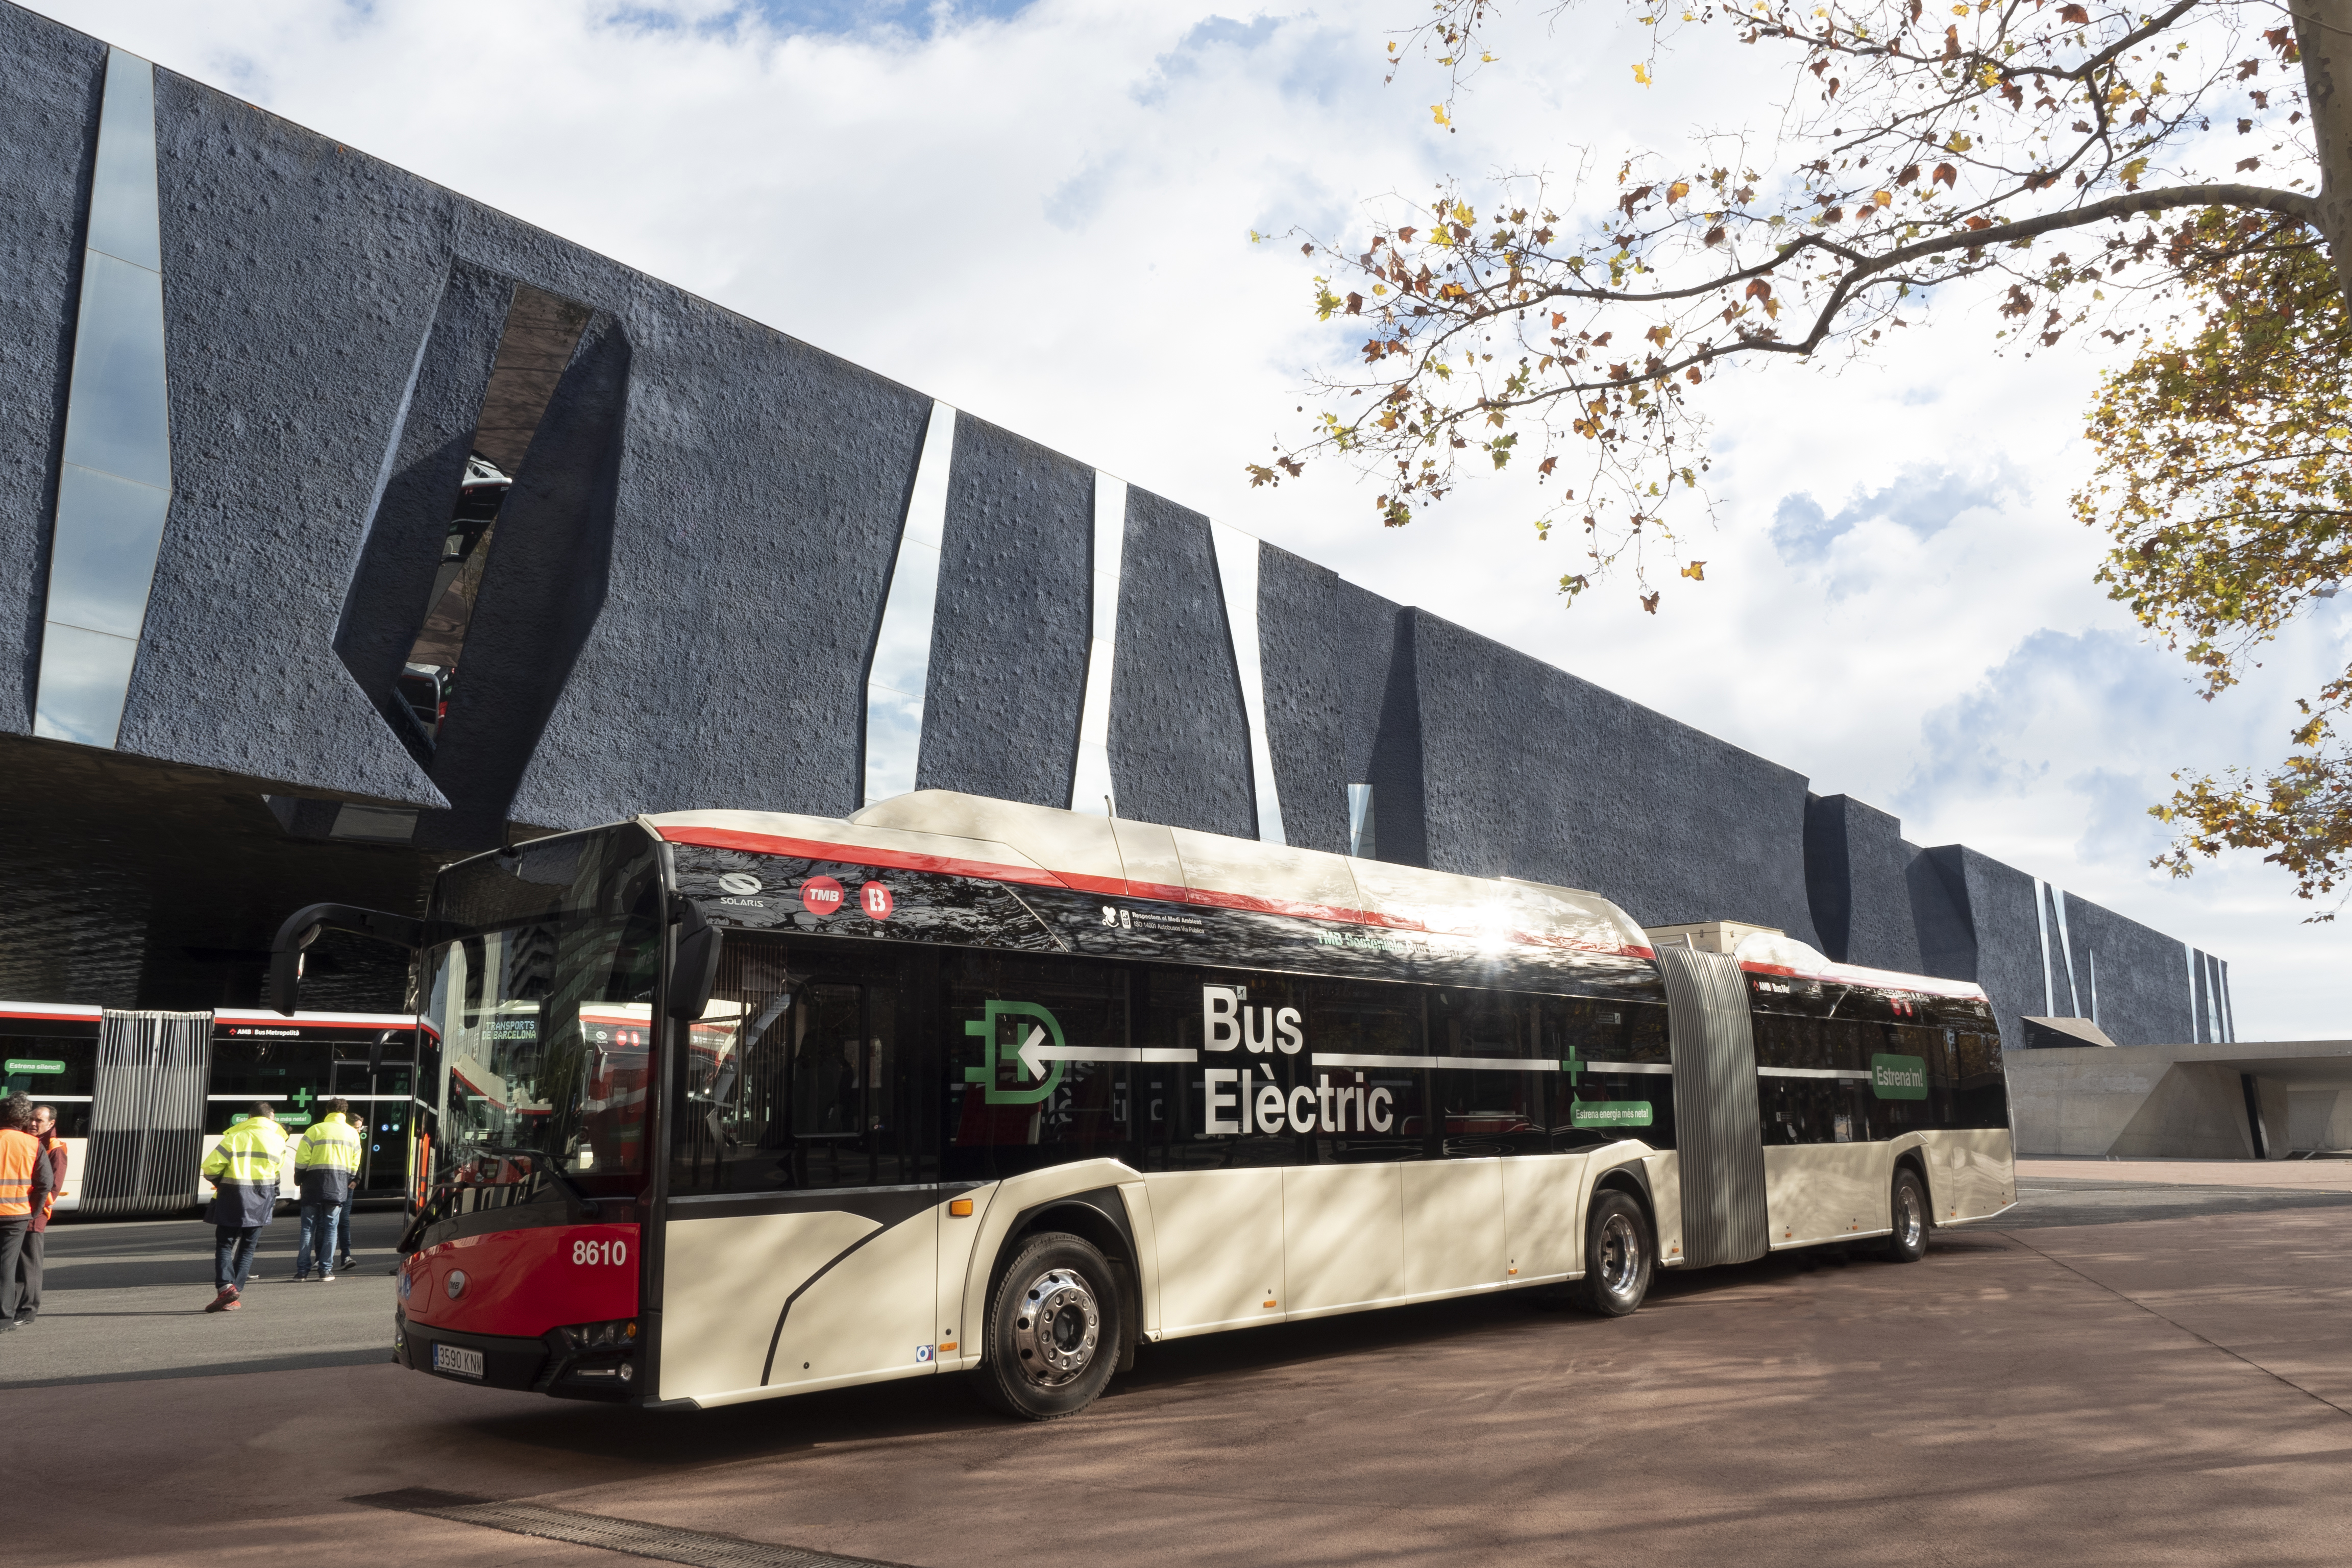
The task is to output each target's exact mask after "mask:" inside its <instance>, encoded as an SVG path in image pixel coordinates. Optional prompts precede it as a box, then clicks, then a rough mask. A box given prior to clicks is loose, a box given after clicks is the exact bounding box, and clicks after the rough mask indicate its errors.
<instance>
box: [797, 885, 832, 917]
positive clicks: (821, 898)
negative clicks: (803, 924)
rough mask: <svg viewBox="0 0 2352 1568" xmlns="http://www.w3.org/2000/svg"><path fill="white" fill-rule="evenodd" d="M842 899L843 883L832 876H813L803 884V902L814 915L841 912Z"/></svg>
mask: <svg viewBox="0 0 2352 1568" xmlns="http://www.w3.org/2000/svg"><path fill="white" fill-rule="evenodd" d="M841 899H842V893H841V884H840V883H838V882H836V881H835V880H834V879H832V878H830V877H811V878H810V879H808V880H807V881H805V882H803V883H802V884H801V903H802V904H803V906H805V907H806V909H807V910H808V912H809V913H811V914H813V915H830V914H837V913H839V912H840V910H841Z"/></svg>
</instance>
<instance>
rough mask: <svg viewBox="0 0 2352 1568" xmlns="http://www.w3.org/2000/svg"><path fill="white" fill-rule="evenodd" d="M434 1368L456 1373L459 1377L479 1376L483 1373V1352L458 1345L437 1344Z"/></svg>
mask: <svg viewBox="0 0 2352 1568" xmlns="http://www.w3.org/2000/svg"><path fill="white" fill-rule="evenodd" d="M433 1370H434V1371H435V1372H446V1373H456V1374H457V1376H459V1377H479V1376H481V1375H482V1352H479V1351H469V1350H464V1349H461V1348H459V1347H458V1346H457V1345H435V1346H434V1347H433Z"/></svg>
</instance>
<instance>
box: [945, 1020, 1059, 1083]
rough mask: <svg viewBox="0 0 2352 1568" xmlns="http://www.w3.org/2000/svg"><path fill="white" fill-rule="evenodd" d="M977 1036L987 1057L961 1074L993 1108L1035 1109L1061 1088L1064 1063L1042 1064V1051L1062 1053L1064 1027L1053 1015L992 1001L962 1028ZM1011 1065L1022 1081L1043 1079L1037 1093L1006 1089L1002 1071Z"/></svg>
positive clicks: (1015, 1076)
mask: <svg viewBox="0 0 2352 1568" xmlns="http://www.w3.org/2000/svg"><path fill="white" fill-rule="evenodd" d="M963 1032H964V1033H965V1034H967V1035H977V1036H978V1037H980V1038H981V1039H982V1041H983V1042H984V1043H985V1046H986V1050H987V1054H986V1056H985V1057H984V1058H983V1059H982V1062H981V1065H980V1066H978V1067H976V1068H964V1069H963V1077H964V1081H965V1082H966V1083H976V1084H978V1085H980V1086H981V1098H982V1100H983V1101H984V1102H985V1103H987V1104H990V1105H1034V1104H1036V1103H1037V1102H1038V1101H1039V1100H1044V1099H1045V1098H1046V1097H1047V1096H1048V1095H1050V1094H1052V1093H1053V1092H1054V1091H1055V1089H1059V1088H1061V1087H1062V1070H1063V1069H1062V1063H1061V1062H1060V1061H1058V1060H1055V1061H1046V1060H1044V1059H1041V1058H1039V1057H1038V1056H1037V1055H1035V1054H1034V1053H1035V1051H1036V1049H1037V1047H1040V1046H1048V1047H1052V1048H1053V1049H1055V1051H1059V1050H1061V1049H1062V1048H1063V1040H1062V1026H1061V1023H1060V1021H1059V1020H1057V1019H1056V1018H1055V1016H1054V1015H1053V1014H1051V1013H1049V1012H1047V1011H1046V1010H1045V1008H1043V1007H1041V1006H1039V1005H1037V1004H1036V1003H1034V1002H990V1003H988V1004H986V1005H984V1006H982V1009H981V1014H980V1016H979V1017H977V1018H975V1019H973V1020H971V1022H969V1023H967V1024H965V1025H964V1026H963ZM1005 1064H1010V1065H1011V1067H1012V1068H1013V1077H1014V1078H1015V1079H1030V1078H1034V1079H1041V1080H1042V1081H1040V1082H1039V1083H1038V1084H1037V1086H1036V1087H1035V1088H1034V1089H1019V1088H1011V1089H1008V1088H1004V1087H1003V1086H1001V1085H1000V1084H999V1083H998V1081H997V1080H998V1079H999V1078H1000V1077H1001V1076H1002V1075H1001V1073H1000V1072H999V1070H998V1069H999V1068H1000V1067H1001V1066H1003V1065H1005Z"/></svg>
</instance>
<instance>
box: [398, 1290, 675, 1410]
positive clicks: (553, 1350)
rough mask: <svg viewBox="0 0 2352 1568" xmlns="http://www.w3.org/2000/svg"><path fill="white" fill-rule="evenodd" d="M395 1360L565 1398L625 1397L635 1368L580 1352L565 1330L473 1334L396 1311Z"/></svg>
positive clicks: (465, 1379) (463, 1379)
mask: <svg viewBox="0 0 2352 1568" xmlns="http://www.w3.org/2000/svg"><path fill="white" fill-rule="evenodd" d="M392 1359H393V1360H394V1361H396V1362H398V1363H400V1364H401V1365H403V1366H404V1367H406V1368H408V1369H409V1370H410V1371H411V1372H421V1373H428V1374H430V1375H432V1376H434V1377H438V1378H442V1379H445V1380H446V1381H447V1382H450V1383H470V1384H474V1385H475V1386H477V1387H480V1388H510V1389H514V1390H517V1391H518V1392H521V1393H530V1394H554V1395H556V1396H558V1397H559V1398H564V1399H601V1400H613V1401H618V1400H625V1399H626V1398H628V1397H629V1394H630V1393H631V1392H632V1391H631V1389H630V1386H629V1384H630V1381H631V1380H630V1378H629V1377H628V1376H627V1375H626V1372H633V1371H634V1370H635V1368H634V1367H633V1366H631V1365H630V1364H629V1360H628V1358H626V1357H614V1356H612V1355H579V1354H574V1353H572V1351H571V1349H570V1347H569V1346H568V1345H566V1344H565V1343H564V1342H563V1337H562V1331H560V1330H559V1331H555V1332H554V1333H551V1334H549V1335H547V1336H546V1337H544V1338H541V1339H522V1338H518V1337H513V1336H509V1335H505V1334H467V1333H457V1332H454V1331H450V1330H447V1329H436V1328H433V1327H431V1326H429V1325H426V1324H422V1323H412V1322H410V1321H409V1320H408V1316H407V1314H406V1313H404V1312H403V1311H402V1310H399V1309H398V1308H394V1310H393V1315H392Z"/></svg>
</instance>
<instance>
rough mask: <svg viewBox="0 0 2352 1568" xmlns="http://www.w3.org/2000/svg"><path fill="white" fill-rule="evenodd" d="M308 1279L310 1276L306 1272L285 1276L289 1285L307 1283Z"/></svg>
mask: <svg viewBox="0 0 2352 1568" xmlns="http://www.w3.org/2000/svg"><path fill="white" fill-rule="evenodd" d="M286 1282H287V1283H288V1284H289V1285H307V1284H309V1283H310V1276H309V1275H308V1274H292V1275H289V1276H288V1277H287V1280H286Z"/></svg>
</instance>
